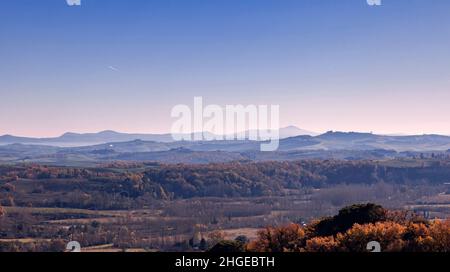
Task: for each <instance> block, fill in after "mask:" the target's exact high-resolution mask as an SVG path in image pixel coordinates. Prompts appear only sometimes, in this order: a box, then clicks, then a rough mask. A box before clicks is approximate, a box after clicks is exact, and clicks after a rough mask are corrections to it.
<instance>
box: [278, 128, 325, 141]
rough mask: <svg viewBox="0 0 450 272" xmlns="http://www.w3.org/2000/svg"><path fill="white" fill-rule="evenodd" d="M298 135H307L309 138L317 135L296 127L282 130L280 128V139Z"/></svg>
mask: <svg viewBox="0 0 450 272" xmlns="http://www.w3.org/2000/svg"><path fill="white" fill-rule="evenodd" d="M300 135H309V136H317V135H319V133H317V132H313V131H309V130H304V129H301V128H299V127H296V126H288V127H284V128H280V139H284V138H289V137H294V136H300Z"/></svg>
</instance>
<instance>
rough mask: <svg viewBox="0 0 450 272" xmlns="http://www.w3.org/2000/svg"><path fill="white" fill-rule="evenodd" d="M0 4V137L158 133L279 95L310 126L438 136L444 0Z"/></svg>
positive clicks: (51, 0) (447, 79) (445, 66)
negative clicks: (202, 110) (202, 109)
mask: <svg viewBox="0 0 450 272" xmlns="http://www.w3.org/2000/svg"><path fill="white" fill-rule="evenodd" d="M382 3H383V5H382V6H380V7H370V6H368V5H367V4H366V1H365V0H282V1H280V0H201V1H200V0H145V1H144V0H142V1H138V0H108V1H102V0H82V5H81V6H80V7H70V6H68V5H67V4H66V1H65V0H41V1H38V0H4V1H2V3H1V5H0V134H6V133H8V134H15V135H27V136H55V135H59V134H62V133H64V132H66V131H75V132H94V131H100V130H105V129H112V130H118V131H124V132H164V131H168V130H169V129H170V126H171V124H172V121H173V120H172V119H171V118H170V110H171V108H172V107H173V106H174V105H176V104H180V103H181V104H192V102H193V97H194V96H203V98H204V100H205V103H208V104H219V105H225V104H279V105H280V110H281V114H282V116H281V118H282V119H281V124H282V125H283V126H286V125H297V126H299V127H302V128H305V129H309V130H314V131H318V132H322V131H326V130H343V131H374V132H379V133H400V132H404V133H420V134H421V133H442V134H450V107H449V106H448V104H449V101H450V16H449V12H450V1H448V0H382Z"/></svg>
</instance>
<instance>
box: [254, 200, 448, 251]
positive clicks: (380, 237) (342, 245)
mask: <svg viewBox="0 0 450 272" xmlns="http://www.w3.org/2000/svg"><path fill="white" fill-rule="evenodd" d="M364 213H366V214H365V215H364ZM388 213H389V212H388V211H386V210H384V209H383V208H381V207H380V206H377V205H373V204H367V205H353V206H351V207H347V208H344V209H343V210H341V211H340V213H339V215H337V216H335V217H332V218H325V219H323V220H320V221H318V222H315V223H313V224H312V225H310V226H307V227H301V226H299V225H297V224H290V225H288V226H283V227H269V228H266V229H264V230H261V231H260V232H259V234H258V239H257V240H255V241H253V242H250V243H249V244H247V250H248V251H253V252H367V243H369V242H371V241H377V242H379V243H380V245H381V248H382V251H384V252H450V220H446V221H439V220H435V221H426V220H423V219H418V218H417V217H415V216H402V217H400V216H398V214H397V215H396V214H390V215H388ZM343 214H345V216H344V218H345V220H343V219H342V217H340V216H342V215H343ZM362 219H365V220H366V222H361V220H362ZM342 220H343V221H342ZM351 220H353V221H354V224H352V225H351V226H350V227H348V228H347V229H345V228H342V226H347V225H348V224H349V223H350V221H351ZM323 222H326V223H323ZM324 224H325V225H326V226H327V229H326V230H333V231H335V230H339V231H337V232H334V233H332V234H330V233H326V232H324V230H323V225H324ZM324 233H326V234H325V235H324ZM328 234H330V235H328Z"/></svg>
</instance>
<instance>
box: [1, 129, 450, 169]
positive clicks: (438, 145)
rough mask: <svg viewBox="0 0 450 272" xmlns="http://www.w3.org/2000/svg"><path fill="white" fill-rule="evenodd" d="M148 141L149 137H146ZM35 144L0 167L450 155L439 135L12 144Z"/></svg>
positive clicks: (4, 152)
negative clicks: (269, 142)
mask: <svg viewBox="0 0 450 272" xmlns="http://www.w3.org/2000/svg"><path fill="white" fill-rule="evenodd" d="M136 135H138V134H133V136H129V134H121V133H117V132H112V131H105V132H102V133H96V134H95V133H94V134H75V133H67V134H64V135H63V136H61V137H58V138H50V140H49V138H48V139H45V141H47V142H50V141H53V142H55V143H64V142H65V141H66V142H70V143H74V141H101V140H105V139H118V138H120V139H123V138H125V139H126V138H128V137H134V136H136ZM144 136H147V137H149V136H148V135H144ZM3 139H6V140H13V141H15V140H17V139H20V140H25V141H34V142H33V143H30V144H7V145H2V146H0V162H39V163H49V164H63V165H85V164H88V165H91V164H93V163H100V162H105V161H116V160H126V161H133V160H135V161H157V162H164V163H179V162H183V163H209V162H224V161H236V160H239V161H241V160H252V161H267V160H298V159H305V158H308V159H310V158H317V159H332V158H334V159H346V160H360V159H376V160H382V159H389V158H397V157H417V156H422V154H421V153H428V154H429V155H431V153H434V152H437V153H438V154H443V155H444V156H448V155H450V154H449V153H450V152H449V150H450V137H448V136H441V135H417V136H383V135H376V134H371V133H357V132H332V131H330V132H327V133H324V134H321V135H318V136H309V135H300V136H295V137H289V138H285V139H281V140H280V142H279V149H278V150H277V151H275V152H261V151H260V145H261V142H258V141H250V140H240V141H227V140H213V141H177V142H174V141H171V142H169V141H168V142H159V141H144V140H131V141H119V142H108V143H101V144H94V145H88V146H79V147H73V146H72V147H70V146H69V147H56V146H50V145H43V144H39V143H37V142H39V141H43V140H42V139H27V138H19V137H17V138H11V136H3Z"/></svg>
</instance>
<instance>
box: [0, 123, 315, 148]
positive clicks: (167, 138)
mask: <svg viewBox="0 0 450 272" xmlns="http://www.w3.org/2000/svg"><path fill="white" fill-rule="evenodd" d="M208 134H210V135H213V134H211V133H208ZM248 134H249V132H248V131H247V132H246V135H248ZM298 135H311V136H314V135H318V133H315V132H311V131H307V130H303V129H300V128H298V127H295V126H289V127H285V128H280V130H279V137H280V138H288V137H293V136H298ZM185 136H192V137H193V136H194V135H193V134H191V135H185ZM205 136H206V135H205ZM133 140H141V141H154V142H161V143H169V142H173V141H174V140H173V137H172V135H171V134H169V133H166V134H135V133H134V134H133V133H120V132H116V131H112V130H105V131H101V132H98V133H73V132H68V133H65V134H63V135H61V136H59V137H52V138H31V137H18V136H13V135H3V136H0V145H7V144H39V145H49V146H59V147H75V146H88V145H97V144H104V143H110V142H127V141H133Z"/></svg>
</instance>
